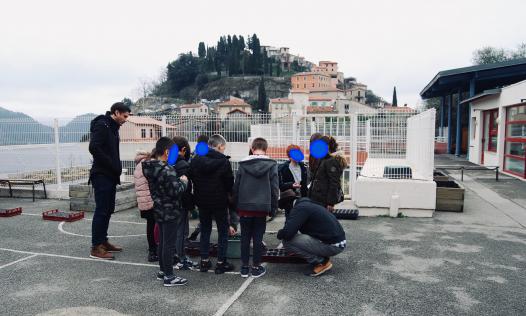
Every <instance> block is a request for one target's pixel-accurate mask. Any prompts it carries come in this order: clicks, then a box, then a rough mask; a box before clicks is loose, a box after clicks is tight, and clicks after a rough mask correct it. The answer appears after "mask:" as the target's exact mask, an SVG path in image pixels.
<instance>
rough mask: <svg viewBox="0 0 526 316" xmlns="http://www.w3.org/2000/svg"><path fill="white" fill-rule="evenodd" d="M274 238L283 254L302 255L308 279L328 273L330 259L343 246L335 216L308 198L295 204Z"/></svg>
mask: <svg viewBox="0 0 526 316" xmlns="http://www.w3.org/2000/svg"><path fill="white" fill-rule="evenodd" d="M298 231H299V232H301V234H298ZM278 239H280V240H283V247H285V249H286V250H287V251H289V252H292V253H295V254H298V255H300V256H302V257H303V258H305V259H306V260H307V262H308V263H310V264H311V266H312V271H311V272H310V275H311V276H318V275H320V274H323V273H325V272H327V271H328V270H330V269H331V268H332V263H331V260H330V257H332V256H335V255H337V254H339V253H340V252H342V251H343V250H344V249H345V246H346V244H347V241H346V240H345V232H344V231H343V228H342V226H341V225H340V223H339V222H338V220H337V219H336V217H334V215H333V214H332V213H330V212H329V211H327V209H326V208H325V207H324V206H322V205H320V204H318V203H316V202H314V201H312V200H310V199H309V198H301V199H299V200H298V201H296V203H295V204H294V207H293V208H292V210H291V211H290V215H289V218H288V219H287V221H286V222H285V226H284V227H283V229H280V230H279V231H278Z"/></svg>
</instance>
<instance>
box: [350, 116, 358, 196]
mask: <svg viewBox="0 0 526 316" xmlns="http://www.w3.org/2000/svg"><path fill="white" fill-rule="evenodd" d="M357 138H358V118H357V117H356V113H354V114H351V174H350V175H349V184H350V188H349V191H350V192H349V193H350V194H351V200H356V195H355V193H356V170H357V168H356V167H357V165H358V154H357V147H358V139H357Z"/></svg>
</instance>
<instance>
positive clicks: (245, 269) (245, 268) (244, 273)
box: [241, 266, 250, 278]
mask: <svg viewBox="0 0 526 316" xmlns="http://www.w3.org/2000/svg"><path fill="white" fill-rule="evenodd" d="M249 275H250V267H249V266H242V267H241V277H242V278H248V276H249Z"/></svg>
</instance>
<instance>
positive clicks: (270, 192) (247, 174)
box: [232, 155, 279, 216]
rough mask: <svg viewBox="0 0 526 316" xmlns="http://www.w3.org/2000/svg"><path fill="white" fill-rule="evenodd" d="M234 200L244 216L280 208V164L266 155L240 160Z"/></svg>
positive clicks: (256, 214) (233, 191) (266, 212)
mask: <svg viewBox="0 0 526 316" xmlns="http://www.w3.org/2000/svg"><path fill="white" fill-rule="evenodd" d="M232 195H233V201H234V203H236V206H237V210H238V212H239V213H240V215H242V216H247V215H250V214H251V213H253V214H254V216H258V215H260V214H261V213H265V214H268V213H271V212H274V211H276V210H277V208H278V198H279V178H278V164H277V163H276V161H274V160H272V159H270V158H269V157H268V156H265V155H251V156H248V157H246V158H245V159H243V160H242V161H240V162H239V169H238V170H237V174H236V180H235V182H234V189H233V190H232Z"/></svg>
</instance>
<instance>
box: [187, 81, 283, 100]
mask: <svg viewBox="0 0 526 316" xmlns="http://www.w3.org/2000/svg"><path fill="white" fill-rule="evenodd" d="M259 81H260V77H257V76H253V77H225V78H221V79H219V80H216V81H212V82H209V83H208V84H206V85H205V86H204V87H203V89H201V91H199V92H198V95H197V96H198V98H199V99H208V100H215V99H225V98H228V97H229V96H231V95H234V94H236V93H237V94H239V95H240V96H241V97H242V98H243V99H245V100H247V101H249V103H251V104H252V103H254V102H250V101H252V100H257V98H258V85H259ZM289 89H290V80H289V79H285V78H284V77H265V91H266V92H267V97H268V98H279V97H284V96H286V95H288V93H289Z"/></svg>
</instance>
